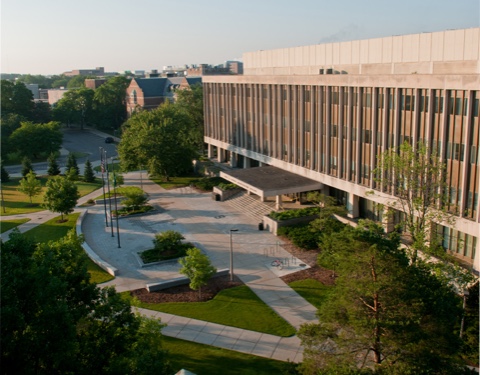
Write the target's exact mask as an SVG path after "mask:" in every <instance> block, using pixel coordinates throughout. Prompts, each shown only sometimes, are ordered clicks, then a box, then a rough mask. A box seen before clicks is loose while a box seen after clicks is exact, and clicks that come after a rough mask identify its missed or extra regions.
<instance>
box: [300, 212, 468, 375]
mask: <svg viewBox="0 0 480 375" xmlns="http://www.w3.org/2000/svg"><path fill="white" fill-rule="evenodd" d="M359 224H360V225H359V227H357V228H355V229H353V228H351V227H350V226H347V227H345V229H344V230H343V231H342V232H340V233H336V234H332V242H333V245H334V249H335V253H336V255H337V256H336V258H335V260H334V262H335V263H336V264H337V272H338V277H337V279H336V286H335V288H333V290H332V292H331V294H330V295H329V298H328V300H327V301H326V302H325V303H324V304H323V305H322V306H321V307H320V309H319V310H318V317H319V322H320V323H318V324H307V325H304V326H302V328H301V330H300V331H299V337H300V338H301V340H302V343H303V345H304V347H305V352H304V359H305V360H304V363H303V366H304V369H305V372H307V373H309V372H310V373H313V372H315V371H317V370H316V369H323V371H326V369H331V368H335V367H338V366H340V367H343V368H346V369H350V370H356V369H358V368H360V369H366V368H371V369H373V372H374V373H385V374H386V373H388V374H406V373H412V374H413V373H415V374H427V373H428V374H430V373H435V374H456V373H462V372H461V371H462V363H461V362H459V355H458V354H459V349H460V341H459V339H458V335H457V334H456V333H455V332H456V329H455V328H456V325H457V324H458V322H459V317H460V315H461V309H460V308H459V307H460V306H459V298H458V297H457V296H456V294H455V293H454V291H453V289H452V287H451V286H449V285H448V284H446V283H443V282H442V281H441V280H440V279H438V278H436V277H435V276H434V275H432V273H431V272H430V270H429V269H428V268H426V267H424V266H423V264H418V265H410V262H409V259H408V257H407V256H406V255H405V253H404V252H403V251H401V250H399V238H398V234H395V233H394V234H392V235H391V236H390V237H387V236H385V235H384V233H383V229H382V228H381V227H380V226H379V225H378V224H375V223H373V222H369V221H364V222H360V223H359ZM392 236H393V237H392Z"/></svg>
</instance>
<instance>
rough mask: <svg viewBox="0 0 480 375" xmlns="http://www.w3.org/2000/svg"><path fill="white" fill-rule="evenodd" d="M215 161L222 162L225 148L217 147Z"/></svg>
mask: <svg viewBox="0 0 480 375" xmlns="http://www.w3.org/2000/svg"><path fill="white" fill-rule="evenodd" d="M217 161H218V162H219V163H223V162H224V161H225V150H224V149H223V148H220V147H217Z"/></svg>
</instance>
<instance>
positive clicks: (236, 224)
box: [2, 172, 318, 362]
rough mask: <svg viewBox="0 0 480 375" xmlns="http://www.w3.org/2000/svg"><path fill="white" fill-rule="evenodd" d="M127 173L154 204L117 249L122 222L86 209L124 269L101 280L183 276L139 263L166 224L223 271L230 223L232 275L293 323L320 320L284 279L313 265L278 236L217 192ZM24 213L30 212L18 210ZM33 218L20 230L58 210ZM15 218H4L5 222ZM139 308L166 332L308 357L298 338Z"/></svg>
mask: <svg viewBox="0 0 480 375" xmlns="http://www.w3.org/2000/svg"><path fill="white" fill-rule="evenodd" d="M124 178H125V185H136V186H143V189H144V190H145V191H146V192H147V193H148V194H149V196H150V201H149V203H150V204H152V205H153V206H154V207H155V208H156V209H155V211H153V212H152V213H149V214H146V215H143V216H136V217H130V218H122V219H120V220H119V225H118V227H119V232H120V248H119V247H118V237H117V227H116V221H115V220H114V221H113V231H112V226H111V219H110V217H107V219H106V217H105V211H104V205H103V204H97V205H94V206H91V207H88V208H87V209H88V213H87V214H86V215H85V218H84V220H83V224H82V231H83V233H84V235H85V240H86V243H87V244H88V245H89V246H90V247H91V248H92V250H94V252H95V253H97V255H98V256H99V257H100V258H102V259H103V260H104V261H106V262H107V263H109V264H110V265H112V266H113V267H115V268H117V269H118V270H119V274H118V275H117V276H116V278H115V279H114V280H111V281H110V282H107V283H104V284H101V286H107V285H113V286H115V288H116V290H117V291H118V292H122V291H126V290H134V289H139V288H144V287H145V285H146V284H147V283H152V282H158V281H162V280H168V279H171V278H174V277H179V276H181V275H180V274H179V273H178V270H179V265H178V264H177V263H167V264H163V265H152V266H146V267H142V266H141V264H140V262H139V258H138V255H137V253H138V252H140V251H143V250H146V249H150V248H152V246H153V243H152V240H153V238H154V235H155V233H158V232H161V231H165V230H175V231H178V232H180V233H182V234H183V235H184V237H185V238H186V241H188V242H191V243H193V244H195V246H197V247H198V248H200V249H202V251H204V252H205V253H206V254H207V255H208V256H209V258H210V260H211V262H212V264H213V265H214V266H215V267H217V268H218V269H222V268H229V264H230V263H229V262H230V229H237V230H238V231H236V232H233V233H232V240H233V241H232V243H233V254H234V274H235V275H236V276H237V277H238V278H240V279H241V280H242V281H243V282H244V283H245V284H246V285H248V286H249V287H250V288H251V289H252V290H253V291H254V292H255V293H256V294H257V295H258V296H259V297H260V298H261V299H262V300H263V301H264V302H265V303H266V304H267V305H269V306H270V307H271V308H272V309H273V310H275V311H276V312H277V313H278V314H279V315H280V316H282V317H283V318H284V319H285V320H286V321H287V322H289V323H290V324H291V325H292V326H294V327H295V328H299V327H300V325H302V324H304V323H309V322H317V321H318V320H317V318H316V316H315V312H316V308H315V307H314V306H312V305H311V304H309V303H308V302H307V301H306V300H305V299H303V298H302V297H301V296H299V295H298V294H297V293H296V292H295V291H294V290H292V289H291V288H290V287H288V285H286V284H285V283H284V282H283V281H282V280H281V279H280V278H279V276H282V275H285V274H288V273H290V272H295V271H298V270H301V269H304V268H305V267H308V266H306V265H305V264H303V263H302V262H301V261H300V260H298V259H296V258H293V257H292V256H291V255H290V254H289V253H288V252H287V251H286V250H284V249H283V248H282V243H281V242H279V240H278V238H277V237H275V236H274V235H273V234H271V233H269V232H267V231H259V230H258V223H257V222H254V219H252V218H250V217H249V216H247V215H244V214H242V213H241V212H238V211H235V209H233V208H231V207H230V206H228V205H227V204H226V203H224V202H218V201H214V200H212V199H211V194H209V193H199V192H198V191H196V190H195V189H192V188H190V187H184V188H178V189H174V190H165V189H163V188H161V187H160V186H158V185H156V184H155V183H153V182H152V181H150V180H148V179H147V176H146V174H145V173H143V174H141V173H140V172H132V173H128V174H126V175H124ZM100 194H101V190H97V191H96V192H93V193H91V194H89V195H87V196H85V197H82V198H81V199H80V200H79V205H80V204H82V203H83V202H86V201H87V200H88V199H90V198H95V197H98V196H99V195H100ZM112 204H113V203H112ZM77 210H85V208H77ZM20 216H26V215H15V217H20ZM28 216H29V217H31V218H32V220H31V221H30V222H28V223H26V224H23V225H21V226H19V227H18V228H19V230H20V231H21V232H24V231H26V230H28V229H31V228H32V227H34V226H35V225H38V224H40V223H41V222H43V221H46V220H48V219H49V218H53V217H55V216H57V215H56V214H52V213H50V212H48V211H42V212H38V213H34V214H30V215H28ZM13 218H14V216H6V217H5V216H3V217H2V220H8V219H13ZM106 221H107V222H108V227H107V226H106ZM112 234H113V236H112ZM7 236H8V232H7V233H4V234H2V239H5V238H8V237H7ZM277 258H280V259H282V260H286V261H288V263H289V264H288V265H287V266H286V267H284V269H283V270H278V269H277V268H275V267H272V266H271V262H272V260H274V259H277ZM138 310H139V311H140V313H141V314H144V315H148V316H152V317H156V318H161V320H162V322H164V323H166V324H167V327H165V328H164V329H163V330H162V332H163V333H164V334H165V335H167V336H172V337H177V338H182V339H185V340H190V341H194V342H198V343H202V344H209V345H213V346H217V347H222V348H226V349H231V350H236V351H240V352H244V353H250V354H254V355H259V356H262V357H267V358H273V359H278V360H283V361H286V360H290V361H294V362H300V361H301V360H302V352H303V350H302V347H301V346H300V340H299V339H298V338H297V337H296V336H293V337H288V338H281V337H276V336H272V335H267V334H263V333H259V332H254V331H248V330H244V329H238V328H234V327H227V326H222V325H219V324H214V323H208V322H204V321H199V320H195V319H190V318H184V317H179V316H174V315H171V314H165V313H160V312H156V311H149V310H145V309H138Z"/></svg>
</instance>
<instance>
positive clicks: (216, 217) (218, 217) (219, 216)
mask: <svg viewBox="0 0 480 375" xmlns="http://www.w3.org/2000/svg"><path fill="white" fill-rule="evenodd" d="M222 217H225V215H218V216H215V219H221V218H222Z"/></svg>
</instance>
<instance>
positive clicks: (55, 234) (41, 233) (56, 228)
mask: <svg viewBox="0 0 480 375" xmlns="http://www.w3.org/2000/svg"><path fill="white" fill-rule="evenodd" d="M78 216H80V213H79V212H77V213H73V214H70V215H68V216H64V219H65V218H66V219H68V221H66V222H64V223H59V222H58V221H59V220H60V216H57V217H54V218H53V219H50V220H48V221H46V222H45V223H43V224H40V225H39V226H37V227H35V228H33V229H30V230H29V231H27V232H25V235H26V236H27V237H30V238H31V239H33V240H34V241H35V242H41V243H46V242H48V241H58V240H59V239H60V238H62V237H64V236H65V235H66V234H67V233H68V231H69V230H70V229H72V228H75V225H76V223H77V219H78Z"/></svg>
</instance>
